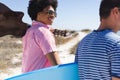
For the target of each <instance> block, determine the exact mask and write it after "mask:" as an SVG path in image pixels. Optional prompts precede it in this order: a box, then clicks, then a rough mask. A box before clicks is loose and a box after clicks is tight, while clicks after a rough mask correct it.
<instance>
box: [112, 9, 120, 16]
mask: <svg viewBox="0 0 120 80" xmlns="http://www.w3.org/2000/svg"><path fill="white" fill-rule="evenodd" d="M111 12H112V13H113V14H118V13H119V12H120V11H119V9H118V8H117V7H115V8H113V9H112V10H111Z"/></svg>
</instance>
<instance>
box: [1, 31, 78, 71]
mask: <svg viewBox="0 0 120 80" xmlns="http://www.w3.org/2000/svg"><path fill="white" fill-rule="evenodd" d="M77 35H78V34H77V33H76V32H74V33H72V34H71V35H70V36H69V37H61V36H55V40H56V43H57V45H60V44H64V43H66V42H68V41H69V40H71V39H72V38H74V37H75V36H77ZM75 47H76V46H74V47H73V48H72V49H71V53H75V49H74V48H75ZM21 59H22V43H21V38H14V37H12V36H11V35H7V36H4V37H0V70H2V71H4V70H6V69H7V68H15V67H18V66H21Z"/></svg>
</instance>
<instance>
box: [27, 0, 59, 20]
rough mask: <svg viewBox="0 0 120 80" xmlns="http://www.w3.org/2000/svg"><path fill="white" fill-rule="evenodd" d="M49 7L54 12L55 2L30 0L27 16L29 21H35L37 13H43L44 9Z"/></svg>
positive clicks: (52, 0) (56, 4)
mask: <svg viewBox="0 0 120 80" xmlns="http://www.w3.org/2000/svg"><path fill="white" fill-rule="evenodd" d="M49 5H51V6H52V7H53V8H54V10H55V11H56V8H57V6H58V1H57V0H30V1H29V6H28V15H29V16H30V18H31V20H36V17H37V13H38V12H41V11H43V9H44V8H46V7H47V6H49Z"/></svg>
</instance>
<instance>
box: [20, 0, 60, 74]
mask: <svg viewBox="0 0 120 80" xmlns="http://www.w3.org/2000/svg"><path fill="white" fill-rule="evenodd" d="M57 3H58V2H57V0H30V2H29V6H28V14H29V16H30V18H31V20H32V26H31V27H30V28H29V29H28V30H27V32H26V34H25V35H24V36H23V38H22V40H23V57H22V72H23V73H26V72H30V71H33V70H38V69H42V68H46V67H50V66H54V65H58V64H60V63H61V62H60V59H59V57H58V54H57V52H56V45H55V39H54V36H53V34H52V32H51V31H50V28H51V25H52V23H53V21H54V18H55V17H56V8H57Z"/></svg>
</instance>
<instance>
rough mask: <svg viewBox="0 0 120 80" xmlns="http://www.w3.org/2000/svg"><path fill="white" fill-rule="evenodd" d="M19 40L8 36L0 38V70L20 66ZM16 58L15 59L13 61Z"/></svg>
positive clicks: (20, 45)
mask: <svg viewBox="0 0 120 80" xmlns="http://www.w3.org/2000/svg"><path fill="white" fill-rule="evenodd" d="M20 41H21V39H20V38H13V37H12V36H10V35H7V36H4V37H1V38H0V70H4V69H7V68H11V67H12V68H13V67H17V66H19V65H21V62H20V61H19V60H21V57H20V56H19V55H21V52H22V44H21V43H19V42H20ZM15 57H16V59H14V58H15Z"/></svg>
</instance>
